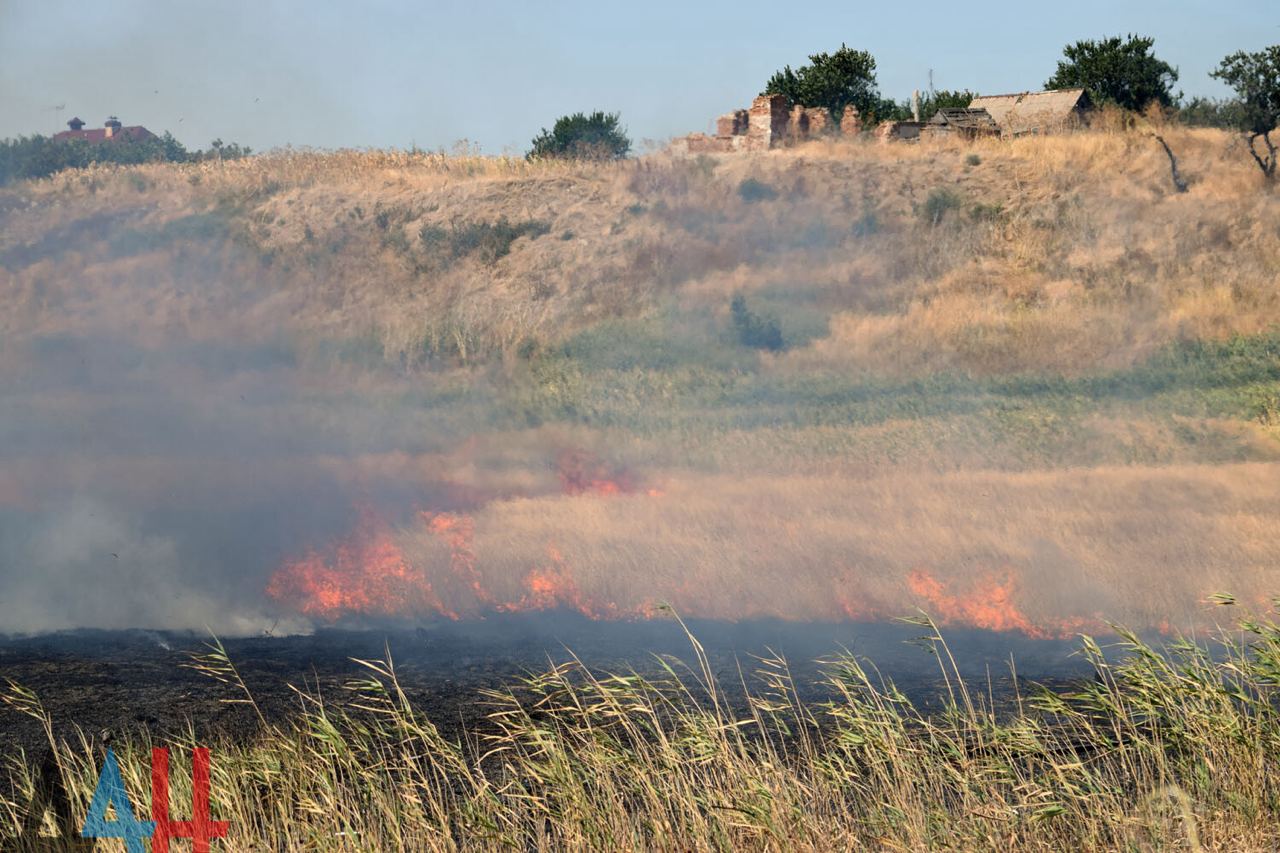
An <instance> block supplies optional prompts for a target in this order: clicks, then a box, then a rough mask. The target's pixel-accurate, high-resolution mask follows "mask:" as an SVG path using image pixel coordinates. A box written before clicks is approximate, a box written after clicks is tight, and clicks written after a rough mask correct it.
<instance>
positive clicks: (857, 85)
mask: <svg viewBox="0 0 1280 853" xmlns="http://www.w3.org/2000/svg"><path fill="white" fill-rule="evenodd" d="M761 94H763V95H784V96H786V98H787V100H789V101H790V102H791V103H793V104H799V105H800V106H803V107H825V108H826V109H827V110H828V111H829V112H830V113H831V118H832V119H833V120H835V121H839V120H840V118H841V116H843V115H844V108H845V106H847V105H848V104H853V105H854V106H855V107H857V108H858V112H860V113H861V114H862V115H863V117H864V118H868V119H873V118H875V117H878V116H883V115H884V114H885V112H886V102H885V101H883V100H882V99H881V98H880V92H879V90H878V89H877V88H876V60H875V57H874V56H872V55H871V54H870V53H868V52H867V51H865V50H854V49H852V48H850V47H848V46H846V45H843V44H842V45H840V49H839V50H837V51H836V52H835V53H815V54H813V55H812V56H810V57H809V64H808V65H802V66H801V67H800V68H798V69H796V70H792V68H791V66H790V65H788V66H786V67H785V68H783V69H782V70H781V71H779V72H778V73H776V74H774V75H773V76H772V77H770V78H769V82H768V83H766V84H765V87H764V91H763V92H761ZM888 103H889V104H891V103H892V102H888ZM890 108H891V107H890Z"/></svg>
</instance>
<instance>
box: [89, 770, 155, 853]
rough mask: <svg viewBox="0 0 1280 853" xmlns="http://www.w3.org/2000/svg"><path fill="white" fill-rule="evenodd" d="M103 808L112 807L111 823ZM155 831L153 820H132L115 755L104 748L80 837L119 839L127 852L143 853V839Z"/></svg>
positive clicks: (127, 795) (130, 807) (144, 844)
mask: <svg viewBox="0 0 1280 853" xmlns="http://www.w3.org/2000/svg"><path fill="white" fill-rule="evenodd" d="M107 806H115V809H116V819H115V820H111V821H109V820H107ZM155 831H156V823H155V821H153V820H135V819H134V817H133V804H132V803H130V802H129V794H128V793H127V792H126V791H125V789H124V780H123V779H121V778H120V765H119V764H117V763H116V754H115V753H114V752H112V751H111V747H107V760H106V761H104V762H102V773H100V774H99V775H98V787H96V788H94V789H93V801H92V802H91V803H89V816H88V817H86V818H85V820H84V828H83V829H81V830H80V834H81V835H83V836H84V837H85V838H123V839H124V843H125V847H126V848H127V849H128V851H129V853H147V843H146V840H147V839H148V838H150V837H151V834H152V833H153V832H155Z"/></svg>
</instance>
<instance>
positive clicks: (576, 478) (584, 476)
mask: <svg viewBox="0 0 1280 853" xmlns="http://www.w3.org/2000/svg"><path fill="white" fill-rule="evenodd" d="M556 474H557V475H558V476H559V478H560V488H561V491H563V492H564V493H565V494H566V495H582V494H587V493H594V494H598V495H622V494H630V493H631V492H634V491H635V490H636V485H635V482H634V480H635V478H634V477H633V476H632V474H631V472H630V471H627V470H622V469H615V468H614V467H612V466H610V465H608V464H607V463H605V462H604V460H602V459H600V458H598V457H596V456H593V455H592V454H590V453H587V452H586V451H583V450H566V451H564V452H563V453H561V454H560V456H559V457H558V458H557V459H556ZM654 491H655V490H652V489H651V490H650V495H652V494H653V492H654Z"/></svg>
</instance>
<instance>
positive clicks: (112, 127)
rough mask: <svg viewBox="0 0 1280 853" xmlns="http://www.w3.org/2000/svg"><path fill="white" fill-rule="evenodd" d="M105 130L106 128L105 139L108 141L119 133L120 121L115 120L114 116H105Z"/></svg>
mask: <svg viewBox="0 0 1280 853" xmlns="http://www.w3.org/2000/svg"><path fill="white" fill-rule="evenodd" d="M106 128H107V132H106V134H105V136H106V137H107V139H110V138H111V137H113V136H115V135H116V134H117V133H119V132H120V119H118V118H116V117H115V116H107V123H106Z"/></svg>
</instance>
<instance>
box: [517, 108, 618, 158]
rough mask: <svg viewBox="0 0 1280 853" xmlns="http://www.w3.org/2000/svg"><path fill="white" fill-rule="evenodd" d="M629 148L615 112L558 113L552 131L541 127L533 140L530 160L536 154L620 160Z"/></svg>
mask: <svg viewBox="0 0 1280 853" xmlns="http://www.w3.org/2000/svg"><path fill="white" fill-rule="evenodd" d="M630 151H631V140H630V139H628V138H627V135H626V132H625V131H624V130H623V128H622V126H621V123H620V117H619V115H618V113H604V112H601V111H599V110H597V111H596V112H593V113H592V114H591V115H586V114H585V113H574V114H573V115H571V116H561V117H560V118H558V119H556V123H555V124H554V125H553V126H552V128H551V130H547V129H546V128H543V130H542V133H540V134H538V135H537V136H536V137H534V139H533V148H532V149H530V151H529V153H528V155H527V156H528V157H529V159H531V160H532V159H535V158H539V157H550V158H564V159H573V160H621V159H622V158H624V157H626V156H627V154H628V153H629V152H630Z"/></svg>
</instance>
